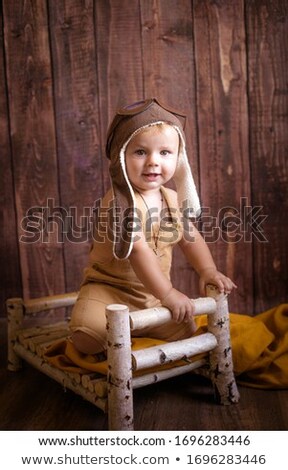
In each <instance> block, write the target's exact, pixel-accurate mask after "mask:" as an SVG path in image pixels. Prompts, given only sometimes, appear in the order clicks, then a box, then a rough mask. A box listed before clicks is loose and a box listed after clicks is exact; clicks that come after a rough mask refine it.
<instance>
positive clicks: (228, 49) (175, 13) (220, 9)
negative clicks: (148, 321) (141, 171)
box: [0, 0, 288, 315]
mask: <svg viewBox="0 0 288 470" xmlns="http://www.w3.org/2000/svg"><path fill="white" fill-rule="evenodd" d="M287 10H288V0H249V1H244V0H219V1H217V2H215V1H212V0H192V1H191V0H180V1H179V0H110V1H109V0H94V1H93V0H85V1H84V0H61V1H56V0H48V1H46V0H37V1H32V0H30V1H27V0H25V1H24V0H12V1H10V0H3V1H2V2H1V9H0V15H1V17H0V150H1V160H0V161H1V186H0V197H1V228H2V229H1V232H0V261H1V274H2V275H1V278H2V282H1V305H2V306H3V305H4V300H5V299H6V298H8V297H10V296H22V295H24V297H26V298H27V297H37V296H40V295H47V294H56V293H61V292H64V291H71V290H75V289H78V287H79V283H80V281H81V277H82V270H83V268H84V266H85V263H86V260H87V253H88V250H89V246H90V236H89V216H90V215H91V210H92V207H93V204H94V201H96V200H97V199H98V198H100V197H101V196H102V195H103V193H104V192H105V191H106V190H107V189H108V187H109V177H108V172H107V161H106V159H105V155H104V149H105V134H106V129H107V126H108V124H109V121H110V119H111V118H112V116H113V112H114V110H115V109H116V108H117V107H119V106H121V105H123V104H125V103H129V102H133V101H136V100H140V99H143V98H145V97H150V96H157V97H159V99H161V100H162V101H164V102H165V101H166V102H167V103H169V104H170V105H171V106H173V107H175V108H176V109H179V110H183V111H184V112H186V113H187V115H188V119H187V126H186V133H187V145H188V149H189V159H190V163H191V166H192V169H193V172H194V175H195V180H196V183H197V186H198V188H199V192H200V194H201V201H202V205H203V215H202V218H201V220H200V221H199V227H200V228H201V229H202V230H203V234H204V236H205V238H206V240H207V242H208V243H209V246H210V248H211V250H212V253H213V255H214V257H215V259H216V261H217V264H218V266H219V269H221V270H223V271H225V272H227V273H228V275H230V276H231V277H232V278H233V279H234V280H235V282H236V283H237V284H238V290H237V292H235V293H233V294H232V296H231V299H230V302H231V309H232V310H233V311H238V312H243V313H249V314H256V313H258V312H260V311H262V310H264V309H267V308H270V307H271V306H274V305H277V304H278V303H281V302H284V301H287V297H288V293H287V281H288V276H287V265H288V262H287V258H288V256H287V241H286V238H287V235H286V234H287V206H288V203H287V199H288V198H287V196H288V189H287V188H288V184H287V156H288V155H287V154H288V126H287V123H288V88H287V87H288V85H287V84H288V76H287V75H288V72H287V59H288V57H287V55H288V33H287V32H288V11H287ZM29 211H30V212H29ZM27 213H29V214H30V217H29V224H30V228H29V232H28V231H27V227H26V226H25V223H27V218H26V219H25V217H27ZM81 216H82V217H81ZM265 216H267V217H266V218H265ZM72 219H73V220H74V223H73V224H71V220H72ZM25 220H26V222H25ZM63 221H64V222H63ZM85 224H86V225H85ZM25 227H26V231H25ZM81 227H82V230H80V228H81ZM85 227H86V231H85ZM40 229H41V230H40ZM63 232H64V235H63ZM20 237H22V238H21V240H20ZM174 261H175V264H174V268H173V272H172V275H173V280H174V283H175V285H176V286H178V288H180V289H181V290H183V291H184V292H186V293H191V291H192V293H193V292H194V293H195V295H197V287H196V284H197V279H196V276H195V275H194V273H193V271H192V270H191V268H190V267H189V266H188V264H187V263H186V262H185V260H184V259H183V257H182V256H181V254H180V253H179V252H177V251H176V254H175V257H174ZM1 315H4V309H3V308H1Z"/></svg>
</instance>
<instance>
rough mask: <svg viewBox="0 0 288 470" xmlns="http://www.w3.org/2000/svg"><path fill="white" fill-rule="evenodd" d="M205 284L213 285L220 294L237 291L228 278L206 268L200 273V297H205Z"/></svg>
mask: <svg viewBox="0 0 288 470" xmlns="http://www.w3.org/2000/svg"><path fill="white" fill-rule="evenodd" d="M207 284H213V285H214V286H216V287H218V289H219V291H220V292H221V293H223V292H225V294H230V292H231V291H232V289H237V286H236V284H234V282H233V281H231V279H230V278H229V277H226V276H224V274H222V273H220V271H217V269H216V268H215V269H214V268H207V269H204V270H203V271H201V272H200V279H199V288H200V295H203V296H206V286H207Z"/></svg>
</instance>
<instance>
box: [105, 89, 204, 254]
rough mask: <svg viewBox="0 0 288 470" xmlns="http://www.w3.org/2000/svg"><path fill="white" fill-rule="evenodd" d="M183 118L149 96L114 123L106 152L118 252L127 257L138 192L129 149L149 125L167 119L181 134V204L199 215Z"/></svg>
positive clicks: (178, 174)
mask: <svg viewBox="0 0 288 470" xmlns="http://www.w3.org/2000/svg"><path fill="white" fill-rule="evenodd" d="M180 118H184V120H185V116H184V115H182V114H180V113H178V112H176V111H174V110H172V109H171V108H168V107H167V106H165V105H163V104H162V103H161V104H160V102H159V100H157V99H156V98H151V99H147V100H145V101H140V102H137V103H134V104H132V105H130V106H126V107H125V108H122V109H119V110H118V111H117V113H116V115H115V117H114V119H113V121H112V123H111V124H110V127H109V129H108V135H107V145H106V154H107V157H108V158H109V159H110V167H109V171H110V177H111V181H112V189H113V196H114V199H113V210H112V218H113V221H112V225H111V221H110V227H111V228H112V230H113V238H114V256H115V257H116V258H118V259H125V258H127V257H128V256H129V255H130V252H131V249H132V246H133V227H135V225H136V223H135V214H136V211H135V209H136V205H135V196H134V189H133V187H132V185H131V183H130V181H129V178H128V175H127V171H126V164H125V150H126V147H127V145H128V143H129V142H130V140H131V139H132V138H133V137H134V136H135V135H136V134H138V133H139V132H141V131H142V130H144V129H146V128H147V127H149V126H153V125H156V124H160V123H166V124H169V125H171V126H173V127H174V128H175V129H176V131H177V132H178V135H179V142H180V145H179V155H178V162H177V167H176V171H175V173H174V176H173V180H174V182H175V185H176V191H177V195H178V204H179V208H180V210H181V211H182V213H183V215H184V216H185V217H197V216H198V215H199V214H200V203H199V198H198V194H197V190H196V187H195V183H194V180H193V176H192V173H191V169H190V166H189V163H188V158H187V154H186V145H185V135H184V130H183V127H182V124H181V121H180Z"/></svg>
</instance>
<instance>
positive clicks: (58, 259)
mask: <svg viewBox="0 0 288 470" xmlns="http://www.w3.org/2000/svg"><path fill="white" fill-rule="evenodd" d="M3 6H4V22H5V49H6V67H7V86H8V88H9V110H10V129H11V142H12V154H13V169H14V175H13V176H14V184H15V197H16V208H17V219H18V226H19V227H21V226H23V224H22V219H23V217H24V216H25V215H26V212H27V211H28V210H29V209H30V208H32V207H39V208H43V207H46V205H47V198H53V199H54V200H55V201H56V203H58V181H57V178H58V172H57V162H56V145H55V129H54V125H55V122H54V114H53V102H52V77H51V67H50V52H49V44H48V30H47V12H46V9H45V6H46V4H45V2H37V3H33V5H32V4H30V3H29V2H26V1H21V0H16V1H15V2H4V5H3ZM47 176H48V177H47ZM35 212H36V211H33V213H34V214H35ZM37 212H38V210H37ZM40 218H41V214H40ZM38 222H39V218H38ZM21 224H22V225H21ZM41 225H42V223H41ZM41 225H39V224H38V232H37V236H38V238H40V240H36V241H35V239H34V242H33V243H32V242H31V239H30V242H29V243H24V242H22V243H20V244H19V249H20V260H21V274H22V283H23V294H24V296H25V297H28V296H29V297H32V296H37V295H39V294H40V295H41V293H43V292H46V293H47V294H49V293H51V294H52V293H53V292H54V293H58V292H61V291H63V289H65V285H64V273H63V256H62V246H61V244H59V243H57V241H55V240H54V239H53V236H52V237H51V236H49V234H48V233H45V231H43V230H42V226H41ZM55 272H57V277H56V276H55Z"/></svg>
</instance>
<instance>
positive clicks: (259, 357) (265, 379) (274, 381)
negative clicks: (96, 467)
mask: <svg viewBox="0 0 288 470" xmlns="http://www.w3.org/2000/svg"><path fill="white" fill-rule="evenodd" d="M196 322H197V325H198V327H199V332H200V331H201V330H203V329H205V328H206V325H207V322H206V316H205V315H203V316H200V317H196ZM230 326H231V342H232V351H233V362H234V372H235V375H236V378H237V381H238V382H239V383H241V384H243V385H247V386H250V387H256V388H266V389H273V388H275V389H281V388H288V304H281V305H279V306H278V307H275V308H272V309H270V310H268V311H266V312H263V313H261V314H259V315H257V316H256V317H250V316H248V315H242V314H241V315H240V314H236V313H231V314H230ZM162 343H163V341H159V340H156V339H150V338H133V341H132V348H133V349H143V348H145V347H150V346H154V345H156V344H162ZM45 357H46V360H47V361H49V362H50V363H51V364H53V365H54V366H56V367H58V368H60V369H64V370H67V371H71V372H79V373H87V372H91V371H94V372H99V373H100V374H106V373H107V361H102V362H97V360H96V358H95V357H94V356H89V355H84V354H80V353H79V352H78V351H77V350H76V349H75V348H74V347H73V344H72V343H71V342H70V341H69V340H67V341H60V342H58V343H55V344H54V345H53V346H52V347H50V348H49V350H48V351H47V352H46V355H45Z"/></svg>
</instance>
